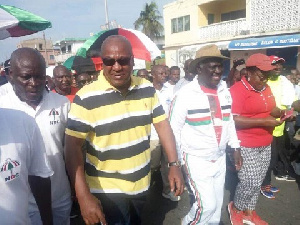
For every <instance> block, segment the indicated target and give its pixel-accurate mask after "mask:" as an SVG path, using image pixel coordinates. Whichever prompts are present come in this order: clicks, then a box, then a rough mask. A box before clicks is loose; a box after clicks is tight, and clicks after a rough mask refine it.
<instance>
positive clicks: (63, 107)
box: [0, 90, 71, 212]
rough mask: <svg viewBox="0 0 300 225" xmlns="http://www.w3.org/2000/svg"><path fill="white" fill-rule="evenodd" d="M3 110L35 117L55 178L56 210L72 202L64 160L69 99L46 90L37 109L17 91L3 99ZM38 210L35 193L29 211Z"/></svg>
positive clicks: (53, 184)
mask: <svg viewBox="0 0 300 225" xmlns="http://www.w3.org/2000/svg"><path fill="white" fill-rule="evenodd" d="M0 107H1V108H8V109H15V110H20V111H23V112H25V113H26V114H27V115H29V116H31V117H32V118H34V120H35V121H36V123H37V125H38V127H39V129H40V131H41V135H42V140H43V143H44V145H45V149H46V154H47V157H48V160H49V163H50V165H51V168H52V169H53V171H54V175H53V176H51V197H52V207H53V208H55V207H58V206H60V205H61V204H62V203H64V202H66V201H70V202H71V190H70V183H69V180H68V177H67V172H66V167H65V161H64V152H63V150H64V147H63V142H64V133H65V128H66V125H67V118H68V112H69V109H70V102H69V100H68V99H67V98H66V97H65V96H62V95H59V94H56V93H53V92H51V91H49V92H48V91H46V90H44V93H43V99H42V100H41V102H40V103H39V105H38V106H37V107H36V109H33V108H32V107H31V106H29V105H28V104H27V103H26V102H23V101H21V100H20V99H19V98H18V96H17V95H16V94H15V92H14V91H10V92H8V93H7V94H6V95H4V96H2V97H1V100H0ZM37 210H38V207H37V205H36V203H35V200H34V198H33V196H32V194H31V196H30V207H29V211H30V212H33V211H37Z"/></svg>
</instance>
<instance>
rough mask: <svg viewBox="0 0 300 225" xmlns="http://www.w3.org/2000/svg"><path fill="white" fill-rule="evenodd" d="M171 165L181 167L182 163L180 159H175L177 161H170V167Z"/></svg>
mask: <svg viewBox="0 0 300 225" xmlns="http://www.w3.org/2000/svg"><path fill="white" fill-rule="evenodd" d="M171 166H177V167H179V168H180V167H181V163H180V161H175V162H169V163H168V167H171Z"/></svg>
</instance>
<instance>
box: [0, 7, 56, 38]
mask: <svg viewBox="0 0 300 225" xmlns="http://www.w3.org/2000/svg"><path fill="white" fill-rule="evenodd" d="M49 27H51V22H49V21H47V20H45V19H44V18H42V17H40V16H37V15H35V14H32V13H30V12H28V11H26V10H23V9H19V8H17V7H14V6H8V5H0V40H3V39H5V38H8V37H20V36H25V35H29V34H33V33H36V32H38V31H42V30H45V29H47V28H49Z"/></svg>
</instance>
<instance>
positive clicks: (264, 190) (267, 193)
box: [260, 188, 275, 199]
mask: <svg viewBox="0 0 300 225" xmlns="http://www.w3.org/2000/svg"><path fill="white" fill-rule="evenodd" d="M260 193H261V194H262V195H263V196H265V197H266V198H270V199H274V198H275V196H274V194H273V192H271V191H267V190H266V189H263V188H260Z"/></svg>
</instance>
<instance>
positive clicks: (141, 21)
mask: <svg viewBox="0 0 300 225" xmlns="http://www.w3.org/2000/svg"><path fill="white" fill-rule="evenodd" d="M161 18H162V16H161V15H160V12H159V11H158V7H157V4H156V2H155V1H152V2H151V3H150V4H148V3H146V5H145V7H144V10H142V11H141V13H140V17H139V18H138V19H137V20H136V21H135V22H134V27H135V29H136V30H139V29H140V27H142V32H143V33H144V34H146V35H147V36H148V37H150V39H152V40H153V39H155V38H157V37H160V36H161V35H162V33H163V30H164V28H163V26H162V25H161V23H160V22H159V20H160V19H161Z"/></svg>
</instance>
